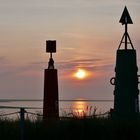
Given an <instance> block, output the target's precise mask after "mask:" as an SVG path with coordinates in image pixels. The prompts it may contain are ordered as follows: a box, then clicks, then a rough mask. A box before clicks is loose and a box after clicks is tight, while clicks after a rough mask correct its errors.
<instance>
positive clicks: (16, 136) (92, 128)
mask: <svg viewBox="0 0 140 140" xmlns="http://www.w3.org/2000/svg"><path fill="white" fill-rule="evenodd" d="M139 132H140V120H139V119H138V120H133V121H127V120H126V121H125V120H123V121H120V120H112V119H110V118H82V119H78V118H66V119H64V118H63V119H59V120H56V119H49V120H47V121H46V122H43V121H41V120H36V121H30V120H26V121H25V140H52V139H55V140H56V139H60V140H62V139H65V140H73V139H78V140H81V139H82V140H89V139H93V140H94V139H98V140H118V139H124V140H139V139H140V134H139ZM0 139H1V140H20V121H19V120H11V119H0Z"/></svg>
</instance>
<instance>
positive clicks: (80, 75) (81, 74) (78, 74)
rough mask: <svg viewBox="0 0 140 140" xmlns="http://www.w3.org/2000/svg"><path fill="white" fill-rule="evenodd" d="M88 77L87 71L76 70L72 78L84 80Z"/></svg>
mask: <svg viewBox="0 0 140 140" xmlns="http://www.w3.org/2000/svg"><path fill="white" fill-rule="evenodd" d="M87 75H88V73H87V71H86V70H84V69H78V70H77V71H76V72H75V73H74V77H76V78H78V79H84V78H86V77H87Z"/></svg>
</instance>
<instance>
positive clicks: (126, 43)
mask: <svg viewBox="0 0 140 140" xmlns="http://www.w3.org/2000/svg"><path fill="white" fill-rule="evenodd" d="M125 50H127V23H126V24H125Z"/></svg>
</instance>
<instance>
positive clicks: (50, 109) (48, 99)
mask: <svg viewBox="0 0 140 140" xmlns="http://www.w3.org/2000/svg"><path fill="white" fill-rule="evenodd" d="M46 52H49V53H50V59H49V63H48V69H45V71H44V103H43V119H44V120H46V119H47V118H58V117H59V106H58V77H57V69H55V68H54V60H53V58H52V53H56V41H55V40H48V41H46Z"/></svg>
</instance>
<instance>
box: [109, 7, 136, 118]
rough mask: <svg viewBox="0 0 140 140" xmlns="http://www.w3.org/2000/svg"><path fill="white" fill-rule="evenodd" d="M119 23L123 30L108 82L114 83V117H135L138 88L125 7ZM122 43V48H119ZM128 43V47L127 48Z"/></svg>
mask: <svg viewBox="0 0 140 140" xmlns="http://www.w3.org/2000/svg"><path fill="white" fill-rule="evenodd" d="M120 23H122V25H125V32H124V35H123V37H122V39H121V42H120V45H119V48H118V50H117V52H116V67H115V77H113V78H111V80H110V83H111V84H112V85H115V89H114V109H113V110H112V111H113V112H111V114H112V115H113V116H114V117H115V118H124V119H127V118H131V119H132V118H136V117H137V116H138V114H139V97H138V95H139V89H138V84H139V81H138V77H139V76H138V74H137V72H138V68H137V57H136V50H135V49H134V47H133V44H132V42H131V39H130V37H129V34H128V31H127V30H128V29H127V28H128V24H133V22H132V20H131V17H130V15H129V12H128V10H127V8H126V7H125V8H124V11H123V14H122V16H121V19H120ZM122 44H124V48H121V46H122ZM128 45H130V48H129V49H128Z"/></svg>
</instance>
